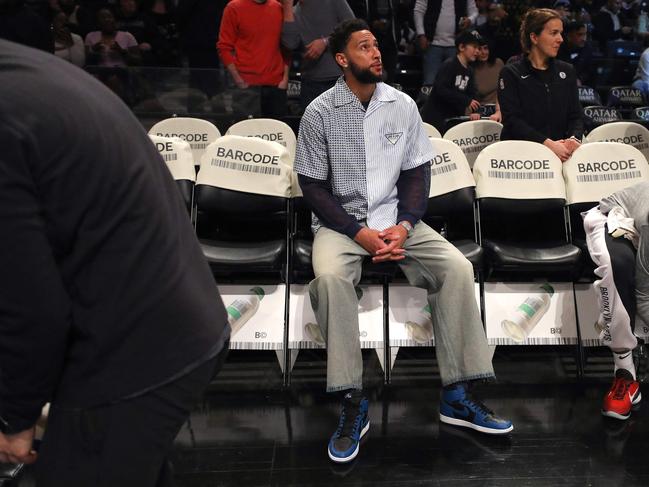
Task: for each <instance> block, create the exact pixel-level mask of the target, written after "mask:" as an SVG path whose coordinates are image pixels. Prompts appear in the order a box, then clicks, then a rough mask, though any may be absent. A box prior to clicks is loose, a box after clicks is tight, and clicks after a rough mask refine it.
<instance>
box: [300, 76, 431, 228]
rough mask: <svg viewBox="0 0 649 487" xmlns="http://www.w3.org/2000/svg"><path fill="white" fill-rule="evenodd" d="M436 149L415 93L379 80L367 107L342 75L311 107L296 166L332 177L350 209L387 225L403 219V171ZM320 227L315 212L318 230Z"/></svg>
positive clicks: (303, 123) (333, 186) (309, 174)
mask: <svg viewBox="0 0 649 487" xmlns="http://www.w3.org/2000/svg"><path fill="white" fill-rule="evenodd" d="M433 155H434V152H433V147H432V145H431V143H430V141H429V139H428V137H427V136H426V133H425V132H424V128H423V125H422V122H421V117H420V116H419V111H418V110H417V105H416V104H415V102H414V100H412V98H410V97H409V96H408V95H406V94H404V93H401V92H400V91H398V90H396V89H394V88H392V87H391V86H389V85H386V84H385V83H377V85H376V90H375V91H374V94H373V96H372V99H371V100H370V103H369V106H368V107H367V110H366V109H365V108H364V107H363V105H362V104H361V102H360V101H359V100H358V98H357V97H356V95H354V93H352V91H351V90H350V89H349V88H348V86H347V84H346V83H345V80H344V78H343V77H341V78H339V79H338V81H337V82H336V84H335V85H334V87H333V88H331V89H330V90H327V91H325V92H324V93H323V94H322V95H320V96H319V97H318V98H316V99H315V100H314V101H313V102H312V103H311V104H310V105H309V106H308V107H307V109H306V110H305V112H304V115H303V116H302V121H301V122H300V131H299V134H298V139H297V150H296V154H295V166H294V167H295V171H296V172H297V173H298V174H301V175H303V176H307V177H310V178H314V179H320V180H328V181H329V182H330V185H331V191H332V193H333V195H334V196H335V197H336V198H337V199H338V201H339V202H340V204H341V205H342V207H343V208H344V209H345V211H347V213H349V214H350V215H352V216H353V217H355V218H356V219H357V220H358V221H362V220H367V225H368V226H369V227H370V228H374V229H377V230H384V229H386V228H388V227H391V226H392V225H395V224H396V223H397V221H396V220H397V204H398V198H397V187H396V183H397V179H398V178H399V174H400V173H401V171H406V170H408V169H413V168H415V167H417V166H420V165H422V164H426V163H428V161H430V160H431V159H432V158H433ZM319 227H320V222H319V221H318V219H317V217H316V216H315V215H313V231H314V232H315V231H317V229H318V228H319Z"/></svg>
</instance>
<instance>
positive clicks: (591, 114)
mask: <svg viewBox="0 0 649 487" xmlns="http://www.w3.org/2000/svg"><path fill="white" fill-rule="evenodd" d="M584 115H586V116H587V117H588V118H590V119H591V120H592V121H593V122H596V123H607V122H616V121H618V120H620V114H619V113H618V111H617V110H616V109H615V108H604V107H598V108H585V109H584Z"/></svg>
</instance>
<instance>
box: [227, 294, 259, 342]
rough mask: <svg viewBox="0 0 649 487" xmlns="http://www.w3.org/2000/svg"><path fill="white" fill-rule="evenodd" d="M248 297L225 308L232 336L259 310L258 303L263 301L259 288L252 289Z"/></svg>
mask: <svg viewBox="0 0 649 487" xmlns="http://www.w3.org/2000/svg"><path fill="white" fill-rule="evenodd" d="M251 291H252V293H253V294H251V295H250V296H247V297H245V298H239V299H235V300H234V302H233V303H232V304H231V305H230V306H228V307H227V308H226V310H227V312H228V323H230V327H231V328H232V336H234V334H235V333H236V332H237V331H239V330H240V329H241V327H242V326H243V325H244V324H245V323H246V321H248V320H249V319H250V318H251V317H252V316H253V315H254V314H255V313H256V312H257V310H258V309H259V303H260V302H261V300H262V299H264V296H265V293H264V290H263V289H262V288H260V287H253V288H252V289H251Z"/></svg>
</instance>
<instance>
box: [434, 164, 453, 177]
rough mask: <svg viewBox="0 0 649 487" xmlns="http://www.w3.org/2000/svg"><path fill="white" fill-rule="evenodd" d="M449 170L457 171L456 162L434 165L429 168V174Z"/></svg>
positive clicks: (443, 172)
mask: <svg viewBox="0 0 649 487" xmlns="http://www.w3.org/2000/svg"><path fill="white" fill-rule="evenodd" d="M451 171H457V164H455V163H454V162H452V163H451V164H448V165H446V166H442V167H434V168H432V169H431V170H430V174H431V176H437V175H439V174H446V173H447V172H451Z"/></svg>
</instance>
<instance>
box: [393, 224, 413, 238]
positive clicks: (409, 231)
mask: <svg viewBox="0 0 649 487" xmlns="http://www.w3.org/2000/svg"><path fill="white" fill-rule="evenodd" d="M397 225H401V226H402V227H403V228H405V229H406V232H408V236H410V235H411V234H412V231H413V230H414V228H415V227H413V226H412V223H410V222H409V221H408V220H401V221H400V222H399V223H397Z"/></svg>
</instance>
